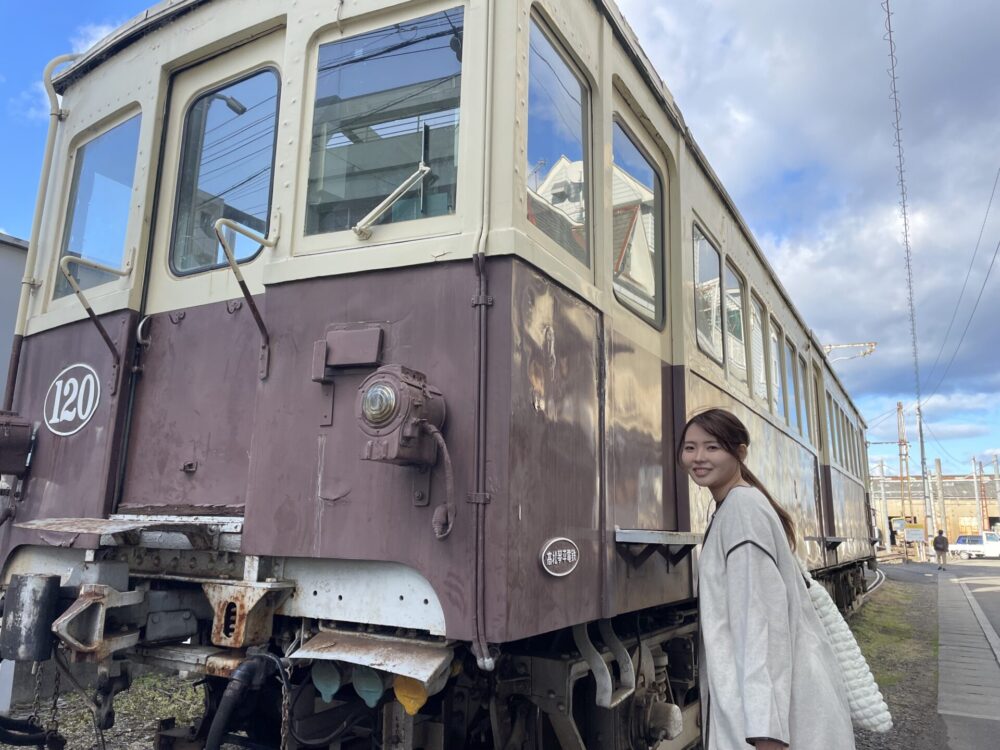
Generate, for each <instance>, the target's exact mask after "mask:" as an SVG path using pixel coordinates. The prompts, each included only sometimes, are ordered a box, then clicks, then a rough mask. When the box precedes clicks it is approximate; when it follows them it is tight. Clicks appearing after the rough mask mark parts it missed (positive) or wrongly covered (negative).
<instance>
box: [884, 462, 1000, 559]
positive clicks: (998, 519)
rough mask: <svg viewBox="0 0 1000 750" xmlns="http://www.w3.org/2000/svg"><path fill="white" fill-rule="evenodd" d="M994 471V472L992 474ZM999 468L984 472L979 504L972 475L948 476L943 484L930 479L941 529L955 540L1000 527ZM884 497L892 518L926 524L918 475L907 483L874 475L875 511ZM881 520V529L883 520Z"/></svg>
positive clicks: (981, 480)
mask: <svg viewBox="0 0 1000 750" xmlns="http://www.w3.org/2000/svg"><path fill="white" fill-rule="evenodd" d="M991 468H993V472H991V471H990V469H991ZM996 468H997V466H996V464H994V466H993V467H989V466H987V467H985V471H984V472H983V474H982V475H981V476H980V477H979V479H978V484H979V488H978V490H979V492H978V498H979V500H978V502H977V500H976V497H977V492H976V489H977V488H976V483H977V482H976V481H975V480H974V479H973V477H972V474H971V473H969V474H967V475H965V476H961V475H947V474H946V475H944V476H942V477H941V480H940V483H939V482H938V478H937V477H936V476H931V477H929V489H930V497H931V502H932V503H933V504H934V512H935V515H936V516H937V521H938V528H941V529H945V530H946V531H947V535H948V538H949V539H951V540H952V541H954V540H955V537H956V536H958V535H959V534H972V533H975V532H977V531H979V530H980V529H981V528H984V527H985V528H988V529H989V528H994V527H995V526H1000V504H998V496H1000V475H998V474H997V473H995V472H996ZM939 487H940V488H941V490H943V493H942V492H941V491H940V490H939V489H938V488H939ZM883 493H884V495H883ZM942 494H943V495H944V497H943V499H942V497H941V495H942ZM883 496H884V497H885V505H886V508H887V510H888V515H889V518H890V519H893V518H903V517H909V518H911V519H914V520H915V521H916V522H917V523H923V520H924V515H925V513H924V491H923V486H922V482H921V479H920V477H919V476H912V477H909V478H908V479H907V480H906V481H902V480H901V479H900V478H899V477H885V479H883V478H882V477H879V476H872V478H871V500H872V507H873V508H881V507H882V498H883ZM942 508H943V509H944V511H943V513H942ZM879 521H880V523H879V525H880V526H881V525H882V524H881V521H882V519H879ZM935 531H936V530H935Z"/></svg>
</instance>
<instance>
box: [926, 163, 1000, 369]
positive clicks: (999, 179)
mask: <svg viewBox="0 0 1000 750" xmlns="http://www.w3.org/2000/svg"><path fill="white" fill-rule="evenodd" d="M998 182H1000V169H997V176H996V178H995V179H994V180H993V190H992V192H991V193H990V199H989V201H988V202H987V204H986V215H985V216H983V223H982V226H980V227H979V237H977V238H976V247H975V248H974V249H973V251H972V257H971V258H970V259H969V268H968V269H967V270H966V272H965V281H963V282H962V291H960V292H959V293H958V299H957V300H955V309H954V310H952V311H951V320H949V321H948V330H946V331H945V332H944V338H942V339H941V348H940V349H938V353H937V356H936V357H935V358H934V364H933V365H931V371H930V375H928V376H927V380H928V381H931V380H933V379H934V373H935V371H936V370H937V365H938V361H939V360H940V359H941V354H942V353H943V352H944V348H945V345H946V344H947V343H948V336H949V335H950V334H951V327H952V326H953V325H954V324H955V318H956V316H957V315H958V309H959V307H960V306H961V304H962V298H963V297H964V296H965V289H966V287H967V286H968V284H969V276H971V275H972V268H973V265H974V264H975V262H976V256H977V255H978V254H979V244H980V243H981V242H982V241H983V231H984V230H985V229H986V221H987V219H989V217H990V209H991V208H992V207H993V197H994V196H995V195H996V192H997V183H998ZM959 346H961V343H960V344H959ZM956 351H957V347H956ZM942 380H943V376H942Z"/></svg>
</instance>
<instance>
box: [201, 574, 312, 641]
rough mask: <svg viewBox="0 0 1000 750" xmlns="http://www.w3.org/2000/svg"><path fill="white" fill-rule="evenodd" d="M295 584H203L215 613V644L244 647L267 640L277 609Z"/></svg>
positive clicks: (243, 582)
mask: <svg viewBox="0 0 1000 750" xmlns="http://www.w3.org/2000/svg"><path fill="white" fill-rule="evenodd" d="M293 587H294V584H292V583H289V582H275V583H252V582H248V581H241V582H233V583H224V582H219V583H203V584H202V589H203V590H204V591H205V596H207V597H208V600H209V602H210V603H211V605H212V611H213V613H214V615H213V618H212V644H213V645H215V646H225V647H229V648H243V647H245V646H255V645H260V644H264V643H267V641H268V640H269V639H270V637H271V629H272V625H273V619H274V610H275V609H277V608H278V606H279V605H280V604H281V602H282V601H284V599H285V597H286V596H288V594H290V593H291V591H292V588H293Z"/></svg>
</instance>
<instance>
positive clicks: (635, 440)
mask: <svg viewBox="0 0 1000 750" xmlns="http://www.w3.org/2000/svg"><path fill="white" fill-rule="evenodd" d="M613 102H614V112H613V116H612V122H611V138H610V140H611V156H612V163H611V170H610V185H608V187H607V188H606V189H607V190H608V191H609V192H610V196H611V201H610V210H611V214H610V217H608V218H609V219H610V221H609V223H610V227H609V229H610V232H605V235H607V234H610V240H611V245H610V252H608V253H597V254H596V255H597V262H598V263H604V264H607V265H608V266H610V272H611V273H610V277H611V278H610V282H611V289H612V292H613V299H614V303H613V305H612V306H611V307H610V309H609V311H608V314H606V315H605V316H604V327H605V333H604V335H605V350H606V357H607V360H606V362H607V363H606V372H607V380H606V388H605V394H606V395H605V398H606V406H605V415H606V417H605V419H606V438H605V451H606V453H607V498H608V499H607V502H608V512H607V526H608V528H611V529H615V532H614V533H615V535H616V539H621V538H622V537H621V535H622V534H635V533H636V532H653V533H656V532H665V531H668V532H673V531H677V529H678V521H679V519H678V505H679V503H678V495H677V492H676V485H677V481H676V467H675V463H674V459H673V455H674V451H673V446H674V432H675V416H678V411H679V418H681V419H683V417H684V407H683V404H676V403H675V393H676V392H677V389H675V387H674V379H675V377H677V378H681V379H682V378H683V375H682V374H678V370H677V369H676V368H674V367H673V366H672V365H671V363H670V362H669V359H670V354H669V353H670V352H671V347H670V333H669V332H670V328H669V327H668V326H667V325H666V323H667V321H666V309H667V304H666V289H668V288H670V286H669V285H668V284H667V283H666V267H667V262H666V246H667V243H666V239H667V237H668V236H669V233H668V231H667V229H668V228H667V219H668V211H667V206H668V200H667V194H668V190H669V183H668V172H667V169H666V164H665V159H664V158H663V156H662V154H661V153H660V151H659V150H658V149H657V148H656V144H655V142H654V141H653V139H652V138H650V137H649V134H648V131H647V130H646V128H644V127H643V125H642V120H641V118H640V116H639V115H638V114H637V113H636V112H635V111H634V110H633V108H632V107H631V106H630V105H629V103H628V102H627V101H625V99H624V97H620V96H615V97H614V99H613ZM606 239H607V236H605V240H606ZM602 270H604V272H605V273H606V272H607V269H602ZM680 385H681V387H683V384H682V383H681V384H680ZM684 485H685V487H686V479H685V480H684ZM610 562H611V570H610V576H611V578H612V580H613V585H610V586H609V594H610V597H611V601H609V602H608V605H609V607H610V609H609V612H608V614H610V613H618V612H627V611H634V610H637V609H640V608H643V607H649V606H653V605H655V604H658V603H659V602H661V601H663V600H664V599H665V598H668V597H669V596H670V592H667V591H664V590H663V581H664V576H665V575H666V574H667V573H668V571H669V566H668V564H667V562H666V560H664V559H663V558H662V557H661V556H660V555H655V556H654V558H650V559H647V560H645V561H644V562H643V563H642V564H641V565H634V564H632V563H631V562H630V561H629V560H628V559H626V558H624V557H623V556H622V555H616V556H614V557H613V558H612V560H611V561H610ZM669 581H670V582H671V584H672V583H678V585H680V583H682V581H681V580H680V578H677V577H674V578H670V579H669Z"/></svg>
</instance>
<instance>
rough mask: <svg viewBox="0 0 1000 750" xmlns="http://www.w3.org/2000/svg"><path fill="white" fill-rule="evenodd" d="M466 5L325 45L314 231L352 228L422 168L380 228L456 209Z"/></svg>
mask: <svg viewBox="0 0 1000 750" xmlns="http://www.w3.org/2000/svg"><path fill="white" fill-rule="evenodd" d="M462 34H463V12H462V9H461V8H455V9H451V10H446V11H442V12H440V13H434V14H432V15H428V16H423V17H422V18H416V19H414V20H412V21H407V22H406V23H400V24H396V25H394V26H389V27H386V28H382V29H378V30H376V31H371V32H368V33H365V34H359V35H358V36H354V37H350V38H347V39H342V40H338V41H335V42H329V43H328V44H323V45H321V46H320V48H319V61H318V64H317V73H316V99H315V102H314V110H313V124H312V145H311V151H310V154H309V188H308V191H307V194H306V204H307V205H306V226H305V233H306V234H307V235H314V234H325V233H327V232H336V231H342V230H345V229H349V228H351V227H353V226H355V225H356V224H357V223H358V222H359V221H361V219H363V218H364V217H365V216H366V215H367V214H369V213H370V212H371V211H372V209H374V208H375V207H376V206H378V205H379V204H380V203H382V201H384V200H385V199H386V198H388V197H389V195H390V194H391V193H393V192H394V191H395V190H396V189H397V188H398V187H400V186H401V185H403V183H405V182H406V181H407V179H408V178H409V177H410V176H411V175H414V174H416V173H417V171H418V169H419V167H420V166H421V165H426V166H427V167H430V171H428V172H425V173H424V174H423V175H422V177H420V178H419V179H417V181H416V182H415V183H414V184H413V185H411V187H410V188H409V190H407V191H406V192H405V193H404V194H403V196H402V197H401V198H400V199H399V200H397V201H396V202H395V203H393V204H392V206H391V207H390V208H389V209H388V210H387V211H386V212H385V213H383V214H382V216H381V218H379V219H377V220H376V221H375V225H376V226H377V225H381V224H390V223H394V222H401V221H410V220H413V219H422V218H426V217H432V216H443V215H447V214H453V213H455V203H456V199H457V189H456V188H457V179H458V178H457V175H458V169H457V168H458V134H459V109H460V93H461V83H462Z"/></svg>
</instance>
